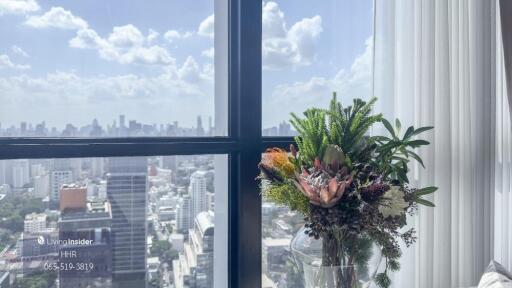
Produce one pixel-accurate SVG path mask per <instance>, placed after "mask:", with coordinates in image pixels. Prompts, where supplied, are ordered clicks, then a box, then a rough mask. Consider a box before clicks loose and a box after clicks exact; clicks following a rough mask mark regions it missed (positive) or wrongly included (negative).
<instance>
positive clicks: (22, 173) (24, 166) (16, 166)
mask: <svg viewBox="0 0 512 288" xmlns="http://www.w3.org/2000/svg"><path fill="white" fill-rule="evenodd" d="M28 183H30V169H29V163H28V160H26V159H18V160H14V161H13V162H12V185H13V187H14V188H22V187H23V186H24V185H25V184H28Z"/></svg>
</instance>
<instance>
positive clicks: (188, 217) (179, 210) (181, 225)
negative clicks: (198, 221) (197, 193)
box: [176, 195, 194, 233]
mask: <svg viewBox="0 0 512 288" xmlns="http://www.w3.org/2000/svg"><path fill="white" fill-rule="evenodd" d="M192 212H193V210H192V203H191V201H190V195H184V196H183V197H182V198H180V200H179V201H178V205H177V206H176V228H177V229H178V232H180V233H187V231H188V229H190V228H192V224H193V220H194V215H193V214H192Z"/></svg>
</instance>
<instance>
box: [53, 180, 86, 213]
mask: <svg viewBox="0 0 512 288" xmlns="http://www.w3.org/2000/svg"><path fill="white" fill-rule="evenodd" d="M59 204H60V211H61V213H62V212H65V211H66V210H83V209H85V208H86V204H87V187H85V186H84V187H81V186H78V185H76V184H71V185H66V184H65V185H62V188H61V189H60V201H59Z"/></svg>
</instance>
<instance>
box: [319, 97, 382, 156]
mask: <svg viewBox="0 0 512 288" xmlns="http://www.w3.org/2000/svg"><path fill="white" fill-rule="evenodd" d="M376 101H377V98H372V99H371V100H370V101H369V102H368V103H367V102H365V101H363V100H361V99H357V98H356V99H354V100H353V104H352V106H348V107H343V105H342V104H341V103H340V102H338V101H337V99H336V94H334V95H333V98H332V100H331V104H330V106H329V110H328V111H327V115H328V116H329V117H328V119H329V123H328V127H329V133H328V138H329V143H330V144H334V145H338V146H339V147H341V149H342V150H343V151H345V152H346V153H348V154H355V153H356V152H357V150H358V148H360V147H361V142H362V140H363V137H364V136H365V134H366V132H367V131H368V129H370V127H371V126H372V125H373V124H375V123H377V122H379V121H381V120H382V114H376V115H371V112H372V109H373V105H374V104H375V102H376Z"/></svg>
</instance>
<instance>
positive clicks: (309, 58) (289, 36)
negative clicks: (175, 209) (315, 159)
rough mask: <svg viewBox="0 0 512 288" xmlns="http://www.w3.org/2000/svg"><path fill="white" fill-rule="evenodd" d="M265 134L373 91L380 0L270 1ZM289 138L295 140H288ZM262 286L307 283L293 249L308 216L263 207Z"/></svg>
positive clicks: (286, 132) (289, 131)
mask: <svg viewBox="0 0 512 288" xmlns="http://www.w3.org/2000/svg"><path fill="white" fill-rule="evenodd" d="M262 17H263V21H262V27H263V28H262V69H263V70H262V71H263V72H262V75H263V81H262V83H263V85H262V95H263V96H262V97H263V131H262V134H263V136H293V135H294V134H295V131H294V130H293V128H292V127H291V126H290V124H289V123H288V119H290V113H292V112H293V113H296V114H298V115H301V113H302V112H303V111H305V110H306V109H308V108H310V107H327V106H328V104H329V101H330V100H331V98H332V93H333V92H336V93H337V97H338V99H339V100H341V101H342V102H344V103H347V102H348V101H352V99H353V98H354V97H357V98H362V99H368V98H370V97H371V96H373V95H372V63H373V48H372V47H373V39H372V35H373V1H371V0H365V1H345V0H343V1H321V2H319V1H316V2H311V1H293V2H290V1H264V2H263V12H262ZM288 140H290V142H291V139H289V138H288ZM261 214H262V221H261V233H262V243H261V245H262V262H261V265H262V267H261V269H262V280H261V281H262V287H302V286H303V280H302V275H301V272H300V270H299V268H298V267H297V266H296V264H295V262H294V258H293V255H292V253H291V251H290V242H291V240H292V238H293V236H294V235H295V234H296V233H297V232H298V230H299V229H300V228H301V227H302V225H303V222H304V219H303V217H302V215H301V214H299V213H296V212H293V211H290V210H289V209H288V208H286V207H280V206H277V205H275V204H273V203H269V202H263V203H262V206H261Z"/></svg>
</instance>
